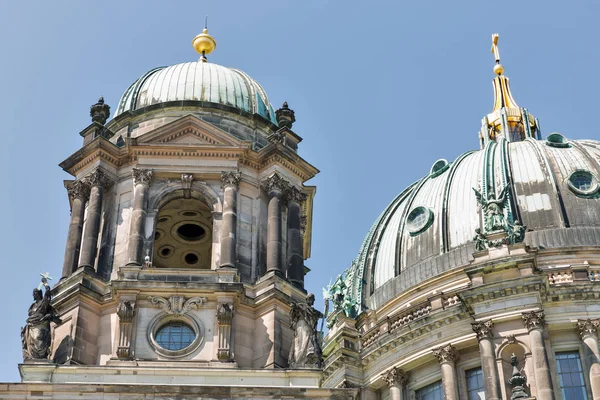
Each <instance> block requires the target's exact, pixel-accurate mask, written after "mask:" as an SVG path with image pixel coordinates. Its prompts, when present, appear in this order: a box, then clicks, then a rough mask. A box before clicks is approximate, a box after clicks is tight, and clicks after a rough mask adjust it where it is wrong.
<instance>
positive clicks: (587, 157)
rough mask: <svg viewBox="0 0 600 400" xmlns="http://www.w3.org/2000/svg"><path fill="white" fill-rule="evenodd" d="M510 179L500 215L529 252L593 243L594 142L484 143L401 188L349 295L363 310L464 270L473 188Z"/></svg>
mask: <svg viewBox="0 0 600 400" xmlns="http://www.w3.org/2000/svg"><path fill="white" fill-rule="evenodd" d="M507 182H512V184H511V185H510V187H509V189H510V190H508V193H507V204H508V205H507V209H506V210H505V215H506V218H507V219H508V220H509V221H510V222H514V221H516V220H520V221H521V222H522V223H523V225H525V226H526V227H527V230H528V232H527V234H526V236H525V243H526V244H527V245H530V246H532V247H540V248H550V247H571V246H596V247H598V246H600V142H598V141H591V140H586V141H568V140H567V139H566V138H564V137H563V136H562V135H560V134H552V135H549V136H548V138H547V140H544V141H542V140H535V139H532V138H529V139H526V140H523V141H517V142H508V141H506V140H501V141H499V142H497V143H496V142H489V143H487V144H486V146H485V147H484V148H483V149H482V150H479V151H472V152H467V153H465V154H463V155H461V156H460V157H458V158H457V159H456V160H455V161H454V162H452V163H451V164H448V163H447V162H446V161H445V160H439V161H437V162H436V163H435V164H434V165H433V167H432V169H431V171H430V173H429V174H427V175H425V176H424V177H423V178H422V179H421V180H419V181H417V182H416V183H414V184H413V185H411V186H410V187H409V188H407V189H406V190H404V191H402V192H401V193H400V194H399V195H398V197H396V199H394V201H392V202H391V203H390V205H389V206H388V207H387V208H386V209H385V210H384V211H383V213H382V214H381V215H380V217H379V218H378V219H377V220H376V221H375V223H374V225H373V227H372V229H371V230H370V231H369V233H368V234H367V237H366V238H365V240H364V242H363V245H362V247H361V250H360V252H359V255H358V257H357V258H356V260H355V261H354V262H353V263H352V266H351V267H350V269H349V270H347V271H346V274H345V279H344V280H345V282H347V285H348V286H349V290H350V293H351V296H352V297H353V298H354V299H356V300H357V301H358V302H359V303H360V302H361V299H362V301H363V302H364V301H365V299H368V298H369V297H371V299H370V301H368V306H369V308H374V307H376V306H378V305H381V304H382V303H383V302H384V300H385V299H389V298H390V297H391V296H393V295H394V294H395V293H399V292H401V291H403V290H406V289H407V288H409V287H412V286H415V285H417V284H418V283H419V282H421V281H424V280H426V279H428V278H431V277H434V276H436V275H438V274H439V273H441V272H442V271H444V270H450V269H452V268H455V267H458V266H463V265H466V264H468V263H469V261H470V260H471V259H472V254H473V252H475V247H474V242H473V236H474V234H475V230H476V229H477V228H480V227H481V226H482V221H483V215H482V210H481V207H480V206H479V204H478V202H477V198H476V196H475V193H474V191H473V188H475V189H477V190H481V188H482V186H484V185H492V186H495V188H496V193H498V192H500V191H501V190H502V188H503V187H504V186H506V185H507Z"/></svg>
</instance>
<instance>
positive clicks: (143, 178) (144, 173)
mask: <svg viewBox="0 0 600 400" xmlns="http://www.w3.org/2000/svg"><path fill="white" fill-rule="evenodd" d="M131 175H132V176H133V184H134V185H137V184H142V185H148V184H150V181H151V180H152V178H153V177H154V171H152V170H151V169H144V168H133V169H132V170H131Z"/></svg>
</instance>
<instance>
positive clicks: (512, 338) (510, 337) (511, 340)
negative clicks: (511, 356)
mask: <svg viewBox="0 0 600 400" xmlns="http://www.w3.org/2000/svg"><path fill="white" fill-rule="evenodd" d="M506 342H507V343H508V344H515V343H517V338H516V337H515V335H512V334H511V335H508V336H507V337H506Z"/></svg>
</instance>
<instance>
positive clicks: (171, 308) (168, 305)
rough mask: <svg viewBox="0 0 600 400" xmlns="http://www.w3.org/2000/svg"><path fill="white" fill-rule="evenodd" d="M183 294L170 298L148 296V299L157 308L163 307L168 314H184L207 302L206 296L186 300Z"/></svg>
mask: <svg viewBox="0 0 600 400" xmlns="http://www.w3.org/2000/svg"><path fill="white" fill-rule="evenodd" d="M184 300H185V298H184V297H183V296H171V297H169V300H167V299H165V298H164V297H158V296H148V301H149V302H150V303H151V304H152V305H153V306H154V307H157V308H162V310H163V311H164V312H166V313H167V314H175V315H183V314H186V313H187V312H189V311H190V310H195V309H197V308H198V307H201V306H202V304H204V303H206V300H207V299H206V297H192V298H190V299H188V300H187V301H185V302H184Z"/></svg>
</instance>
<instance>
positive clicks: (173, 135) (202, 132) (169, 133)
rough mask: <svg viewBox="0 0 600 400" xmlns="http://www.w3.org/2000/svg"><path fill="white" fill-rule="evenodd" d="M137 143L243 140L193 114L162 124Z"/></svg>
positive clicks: (206, 143)
mask: <svg viewBox="0 0 600 400" xmlns="http://www.w3.org/2000/svg"><path fill="white" fill-rule="evenodd" d="M137 143H138V144H166V145H189V146H227V147H229V146H242V145H243V142H242V141H240V140H238V139H236V138H234V137H233V136H231V135H230V134H229V133H227V132H225V131H224V130H222V129H219V128H217V127H216V126H214V125H212V124H210V123H208V122H206V121H203V120H201V119H200V118H198V117H196V116H194V115H186V116H185V117H181V118H180V119H178V120H176V121H173V122H170V123H168V124H166V125H163V126H161V127H159V128H157V129H155V130H153V131H150V132H148V133H145V134H143V135H141V136H139V137H138V138H137Z"/></svg>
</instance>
